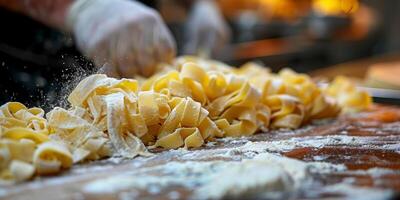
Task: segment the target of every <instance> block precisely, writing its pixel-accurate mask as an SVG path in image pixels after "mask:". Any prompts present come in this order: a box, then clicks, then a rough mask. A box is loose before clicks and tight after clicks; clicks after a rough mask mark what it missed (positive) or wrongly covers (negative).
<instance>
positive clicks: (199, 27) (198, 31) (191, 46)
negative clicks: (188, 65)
mask: <svg viewBox="0 0 400 200" xmlns="http://www.w3.org/2000/svg"><path fill="white" fill-rule="evenodd" d="M230 34H231V32H230V29H229V27H228V25H227V24H226V22H225V20H224V19H223V16H222V15H221V13H220V11H219V9H218V6H217V5H216V4H215V2H213V1H212V0H198V1H197V2H196V3H195V5H194V8H193V10H192V12H191V14H190V16H189V19H188V21H187V23H186V26H185V34H184V35H185V40H186V41H185V42H186V43H185V46H184V53H185V54H197V55H204V56H211V55H215V54H216V53H218V52H219V50H221V49H222V47H224V45H225V44H226V43H227V42H229V39H230Z"/></svg>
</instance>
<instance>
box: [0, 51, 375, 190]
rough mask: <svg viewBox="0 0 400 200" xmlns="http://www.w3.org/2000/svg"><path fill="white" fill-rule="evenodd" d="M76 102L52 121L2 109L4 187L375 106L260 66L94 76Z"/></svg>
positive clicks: (347, 89) (337, 85) (336, 86)
mask: <svg viewBox="0 0 400 200" xmlns="http://www.w3.org/2000/svg"><path fill="white" fill-rule="evenodd" d="M68 101H69V102H70V104H71V107H70V108H68V109H65V108H60V107H56V108H54V109H53V110H51V111H50V112H49V113H47V114H46V115H45V113H44V111H43V110H42V109H40V108H27V107H25V106H24V105H22V104H21V103H18V102H9V103H7V104H4V105H3V106H1V107H0V180H2V181H3V182H4V181H8V182H18V181H24V180H27V179H30V178H32V177H33V176H34V175H35V174H39V175H40V174H53V173H57V172H59V171H61V170H63V169H68V168H70V167H71V166H72V165H73V164H74V163H78V162H84V161H86V160H98V159H101V158H104V157H109V156H122V157H127V158H133V157H135V156H138V155H141V156H148V155H151V153H150V152H149V150H148V149H153V148H164V149H175V148H180V147H183V148H186V149H188V148H198V147H201V146H202V145H203V144H204V143H206V142H207V141H212V140H213V139H215V138H218V137H239V136H248V135H252V134H255V133H257V132H267V131H268V130H269V129H277V128H289V129H296V128H298V127H300V126H301V125H303V124H305V123H307V122H309V121H311V120H315V119H322V118H328V117H335V116H337V115H338V114H339V113H341V112H356V111H360V110H363V109H367V108H368V106H369V105H370V104H371V97H370V96H369V95H368V93H366V92H364V91H360V90H358V89H357V88H356V87H355V86H354V85H353V83H351V81H349V80H348V79H346V78H344V77H338V78H337V79H335V80H334V81H333V82H332V84H330V85H329V86H328V87H326V88H320V87H318V85H317V84H316V83H315V82H314V81H313V80H312V79H311V78H310V77H309V76H307V75H305V74H298V73H296V72H294V71H292V70H290V69H283V70H281V71H280V72H279V73H277V74H274V73H271V71H270V70H269V69H268V68H265V67H263V66H261V65H259V64H256V63H247V64H245V65H243V66H242V67H240V68H233V67H230V66H228V65H226V64H223V63H220V62H217V61H210V60H204V59H200V58H197V57H180V58H178V59H176V61H175V62H174V63H173V64H172V65H163V67H159V72H158V73H156V74H155V75H154V76H153V77H150V78H148V79H144V78H140V77H138V79H137V80H135V79H115V78H111V77H107V76H106V75H102V74H94V75H91V76H89V77H86V78H85V79H84V80H82V81H81V82H80V83H79V84H78V85H77V86H76V88H75V89H74V90H73V91H72V92H71V94H70V95H69V97H68Z"/></svg>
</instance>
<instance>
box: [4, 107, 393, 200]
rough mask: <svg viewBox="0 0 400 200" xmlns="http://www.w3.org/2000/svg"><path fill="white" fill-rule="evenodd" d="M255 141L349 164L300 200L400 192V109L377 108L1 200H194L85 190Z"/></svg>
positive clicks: (115, 165)
mask: <svg viewBox="0 0 400 200" xmlns="http://www.w3.org/2000/svg"><path fill="white" fill-rule="evenodd" d="M249 141H252V142H261V143H265V149H263V150H262V151H266V152H272V153H279V154H281V155H284V156H287V157H290V158H295V159H299V160H303V161H305V162H312V161H318V162H329V163H333V164H344V165H345V166H346V167H347V170H345V171H339V172H338V171H331V172H321V173H315V172H314V173H313V174H312V177H313V180H314V182H313V184H311V185H309V186H307V187H306V188H303V189H302V191H301V192H299V193H298V194H296V196H295V199H321V198H327V199H329V198H339V199H341V198H344V197H349V198H350V197H351V198H352V197H357V198H360V199H364V198H363V195H367V194H363V192H360V191H358V193H357V192H355V193H354V194H351V192H352V191H350V192H349V193H347V192H340V191H338V190H331V191H330V190H327V189H326V188H327V187H328V186H332V185H334V184H340V183H346V184H350V185H353V186H358V187H361V188H366V189H367V190H366V191H373V190H372V189H385V190H388V191H391V192H393V193H391V195H394V196H395V195H396V193H397V192H398V191H400V108H398V107H390V106H382V105H377V106H374V107H373V108H372V109H371V110H370V111H368V112H363V113H359V114H356V115H352V116H341V117H339V118H338V119H335V120H330V121H325V122H323V123H322V122H319V123H314V124H313V125H309V126H305V127H303V128H301V129H299V130H296V131H290V130H277V131H270V132H267V133H261V134H256V135H253V136H250V137H245V138H237V139H220V140H217V141H216V142H214V143H212V144H213V145H206V146H204V147H202V148H200V149H192V150H189V151H185V150H170V151H163V150H160V149H156V150H154V151H153V152H154V153H155V156H153V157H149V158H143V157H137V158H134V159H131V160H118V159H115V158H111V159H106V160H101V161H95V162H91V163H85V164H79V165H76V166H74V167H73V168H72V169H71V170H69V171H65V172H64V173H63V174H61V175H58V176H53V177H40V178H36V179H35V180H32V181H30V182H26V183H22V184H18V185H15V186H7V187H5V188H0V198H4V199H9V198H12V199H132V198H133V197H139V198H147V199H177V198H179V199H181V198H188V197H189V196H190V195H191V192H192V191H191V190H190V189H188V188H187V187H182V186H179V185H174V186H173V185H171V186H167V187H166V188H163V189H162V190H161V191H150V190H149V189H148V188H147V189H144V190H143V189H139V190H138V189H135V188H127V189H125V190H123V191H117V192H111V193H105V194H93V193H87V192H85V190H83V188H84V186H85V185H86V184H88V183H90V182H91V181H93V180H102V179H104V178H107V177H113V176H116V175H120V174H123V173H124V172H134V171H135V170H138V169H143V168H148V167H154V166H160V165H169V164H170V163H172V162H182V163H184V162H193V161H210V160H223V161H229V160H241V159H244V158H246V156H247V157H248V155H249V154H240V155H236V156H234V155H233V156H226V155H227V152H229V151H230V150H232V149H234V148H238V147H241V146H243V145H245V144H246V143H248V142H249ZM278 143H279V144H282V143H285V144H289V143H290V144H291V143H293V144H296V145H294V146H293V145H292V147H291V148H287V147H286V148H283V147H282V148H280V146H279V145H276V144H278ZM289 146H290V145H289ZM272 147H274V148H272ZM248 153H256V154H257V153H260V152H248ZM223 155H224V156H223ZM375 172H377V173H375ZM324 188H325V189H324ZM371 194H373V193H371ZM370 197H371V196H370Z"/></svg>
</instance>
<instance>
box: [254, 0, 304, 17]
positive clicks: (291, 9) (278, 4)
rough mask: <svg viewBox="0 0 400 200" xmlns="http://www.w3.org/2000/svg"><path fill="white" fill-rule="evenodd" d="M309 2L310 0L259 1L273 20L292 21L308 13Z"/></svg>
mask: <svg viewBox="0 0 400 200" xmlns="http://www.w3.org/2000/svg"><path fill="white" fill-rule="evenodd" d="M309 2H310V1H309V0H259V6H260V8H261V9H262V10H263V11H264V12H265V14H267V15H269V16H270V17H272V18H278V19H286V20H291V19H296V18H297V17H300V16H302V15H304V14H305V13H307V11H308V8H309V5H310V3H309Z"/></svg>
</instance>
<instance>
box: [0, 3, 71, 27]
mask: <svg viewBox="0 0 400 200" xmlns="http://www.w3.org/2000/svg"><path fill="white" fill-rule="evenodd" d="M73 2H74V0H0V6H1V7H3V8H6V9H8V10H11V11H15V12H19V13H21V14H24V15H27V16H29V17H31V18H33V19H35V20H37V21H39V22H41V23H43V24H46V25H48V26H51V27H54V28H58V29H65V27H66V26H65V23H66V22H65V21H66V20H65V19H66V15H67V12H68V9H69V7H70V5H71V4H72V3H73Z"/></svg>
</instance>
